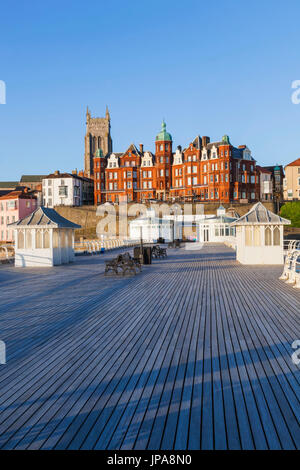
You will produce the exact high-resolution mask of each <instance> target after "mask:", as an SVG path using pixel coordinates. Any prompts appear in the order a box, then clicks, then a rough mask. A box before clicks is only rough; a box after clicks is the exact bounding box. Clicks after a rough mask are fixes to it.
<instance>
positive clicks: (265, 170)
mask: <svg viewBox="0 0 300 470" xmlns="http://www.w3.org/2000/svg"><path fill="white" fill-rule="evenodd" d="M256 169H257V170H258V171H260V172H261V173H266V174H268V175H272V171H270V170H268V169H267V168H264V167H263V166H259V165H256Z"/></svg>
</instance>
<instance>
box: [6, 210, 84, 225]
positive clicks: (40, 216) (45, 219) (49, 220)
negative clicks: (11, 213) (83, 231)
mask: <svg viewBox="0 0 300 470" xmlns="http://www.w3.org/2000/svg"><path fill="white" fill-rule="evenodd" d="M9 225H10V226H14V227H19V226H27V227H28V226H35V227H52V228H74V229H75V228H81V226H80V225H77V224H74V223H73V222H71V221H70V220H67V219H65V218H64V217H62V216H61V215H60V214H59V213H58V212H56V210H54V209H50V208H49V207H44V206H41V207H39V208H38V209H36V210H35V211H34V212H32V214H30V215H27V216H26V217H24V218H23V219H20V220H18V221H17V222H14V223H13V224H9Z"/></svg>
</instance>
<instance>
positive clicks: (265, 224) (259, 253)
mask: <svg viewBox="0 0 300 470" xmlns="http://www.w3.org/2000/svg"><path fill="white" fill-rule="evenodd" d="M290 223H291V221H290V220H287V219H283V218H282V217H280V215H277V214H274V213H273V212H271V211H269V210H268V209H267V208H266V207H265V206H264V205H263V204H262V203H261V202H258V203H257V204H255V205H254V206H253V207H252V209H251V210H250V211H249V212H247V214H245V215H244V216H242V217H240V218H239V219H238V220H236V221H235V222H233V223H232V224H231V226H234V227H235V228H236V247H237V249H236V257H237V261H239V262H240V263H241V264H283V262H284V253H283V226H284V225H289V224H290Z"/></svg>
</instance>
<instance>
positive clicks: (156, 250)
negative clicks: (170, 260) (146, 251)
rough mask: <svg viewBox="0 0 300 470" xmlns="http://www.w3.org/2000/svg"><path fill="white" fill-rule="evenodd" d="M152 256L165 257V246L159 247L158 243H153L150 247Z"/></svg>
mask: <svg viewBox="0 0 300 470" xmlns="http://www.w3.org/2000/svg"><path fill="white" fill-rule="evenodd" d="M152 257H153V258H166V257H167V250H166V248H161V247H160V246H159V245H155V246H154V247H153V248H152Z"/></svg>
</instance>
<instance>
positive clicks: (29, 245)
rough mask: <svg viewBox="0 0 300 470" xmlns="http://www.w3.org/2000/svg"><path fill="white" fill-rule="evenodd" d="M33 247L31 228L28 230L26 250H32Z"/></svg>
mask: <svg viewBox="0 0 300 470" xmlns="http://www.w3.org/2000/svg"><path fill="white" fill-rule="evenodd" d="M31 248H32V235H31V230H26V250H31Z"/></svg>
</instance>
